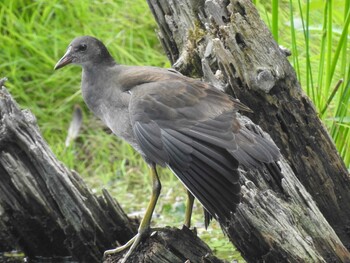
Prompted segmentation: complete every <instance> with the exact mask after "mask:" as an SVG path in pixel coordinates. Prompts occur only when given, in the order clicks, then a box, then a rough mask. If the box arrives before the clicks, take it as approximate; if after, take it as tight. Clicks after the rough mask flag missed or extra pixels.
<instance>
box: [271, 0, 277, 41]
mask: <svg viewBox="0 0 350 263" xmlns="http://www.w3.org/2000/svg"><path fill="white" fill-rule="evenodd" d="M272 35H273V37H274V38H275V40H276V42H277V43H278V0H272Z"/></svg>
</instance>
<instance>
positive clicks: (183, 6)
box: [148, 0, 350, 262]
mask: <svg viewBox="0 0 350 263" xmlns="http://www.w3.org/2000/svg"><path fill="white" fill-rule="evenodd" d="M148 4H149V6H150V8H151V11H152V12H153V14H154V17H155V19H156V21H157V22H158V25H159V29H160V31H159V39H160V41H161V43H162V44H163V47H164V49H165V52H166V54H167V56H168V58H169V59H170V61H171V63H172V64H174V67H175V68H176V69H178V70H180V71H181V72H182V73H183V74H185V75H190V76H198V77H203V78H204V79H205V80H207V81H208V82H211V83H213V85H215V86H217V87H219V88H222V87H226V91H227V92H228V93H230V94H232V95H233V96H234V97H237V98H238V99H240V100H241V101H242V102H243V103H245V104H246V105H248V106H249V107H250V108H251V109H253V111H254V113H253V114H250V115H249V117H251V119H252V120H253V121H254V122H255V123H257V124H259V125H260V126H261V127H262V128H263V129H264V130H265V131H267V132H268V133H269V134H270V135H271V137H272V138H273V139H274V141H275V142H276V143H277V145H278V146H279V147H280V149H281V152H282V154H283V155H284V156H285V158H286V160H282V161H281V162H280V167H281V168H282V172H281V173H280V172H279V171H277V169H271V167H267V169H265V170H264V171H246V172H243V176H242V178H243V179H242V181H243V185H244V187H243V201H242V204H241V206H240V207H239V209H238V212H237V213H236V215H235V217H234V218H233V220H232V225H231V227H229V228H228V229H226V231H227V233H228V235H229V237H230V239H231V240H232V242H233V243H234V244H235V245H236V246H237V248H238V249H239V250H240V251H241V252H242V253H243V256H244V257H245V258H246V259H247V260H248V261H249V262H257V261H266V262H305V261H306V262H332V261H334V262H349V261H350V256H349V251H347V249H346V248H345V247H344V245H343V244H342V242H344V244H345V245H346V246H347V247H350V235H349V226H350V209H348V208H349V203H350V179H349V175H348V172H347V170H346V167H345V165H344V163H343V161H342V160H341V158H340V157H339V154H338V153H337V151H336V149H335V146H334V144H333V143H332V140H331V139H330V137H329V135H328V133H327V131H326V130H325V128H324V126H323V125H322V123H321V121H320V120H319V118H318V116H317V113H316V111H315V109H314V107H313V105H312V103H311V101H310V100H309V99H308V98H307V96H306V95H305V94H304V93H303V91H302V90H301V88H300V85H299V83H298V81H297V79H296V76H295V72H294V70H293V69H292V67H291V65H290V64H289V62H288V61H287V59H286V55H285V52H283V51H282V50H281V49H280V48H279V46H278V45H277V44H276V43H275V41H274V40H273V38H272V35H271V33H270V32H269V30H268V29H267V27H266V26H265V24H264V23H263V22H262V20H261V19H260V17H259V15H258V12H257V10H256V9H255V7H254V5H253V4H252V2H251V1H250V0H232V1H228V0H206V1H205V0H179V1H175V0H169V1H160V0H148ZM248 125H250V124H248ZM287 162H288V163H289V164H290V167H289V166H288V164H287ZM297 177H298V178H297ZM298 179H299V180H300V182H301V183H300V182H299V180H298ZM305 188H306V189H305ZM309 193H310V194H311V196H312V197H311V196H310V194H309ZM313 199H314V200H315V201H316V203H317V205H316V203H315V202H314V201H313ZM318 207H319V209H320V210H321V211H322V213H321V212H320V210H319V209H318ZM322 214H323V215H324V216H323V215H322ZM324 217H325V218H326V219H325V218H324ZM327 220H328V222H329V223H330V225H331V226H332V227H333V228H334V230H335V231H336V233H337V234H335V233H334V231H333V229H332V228H331V227H330V226H329V224H328V223H327ZM321 229H322V230H321ZM337 235H338V236H337ZM338 237H339V238H340V239H341V240H342V242H341V241H340V240H339V238H338Z"/></svg>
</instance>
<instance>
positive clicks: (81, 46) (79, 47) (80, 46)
mask: <svg viewBox="0 0 350 263" xmlns="http://www.w3.org/2000/svg"><path fill="white" fill-rule="evenodd" d="M86 48H87V45H86V44H81V45H79V46H78V50H79V51H85V50H86Z"/></svg>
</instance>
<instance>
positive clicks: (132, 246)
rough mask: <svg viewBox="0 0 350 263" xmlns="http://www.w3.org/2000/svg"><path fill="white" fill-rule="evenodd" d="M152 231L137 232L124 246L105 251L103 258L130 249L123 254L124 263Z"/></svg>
mask: <svg viewBox="0 0 350 263" xmlns="http://www.w3.org/2000/svg"><path fill="white" fill-rule="evenodd" d="M153 230H154V229H151V228H147V229H142V230H139V232H138V233H137V234H136V235H135V236H134V237H133V238H132V239H130V240H129V241H128V242H127V243H126V244H124V245H123V246H120V247H117V248H115V249H110V250H106V251H105V252H104V254H103V256H104V257H107V256H108V255H112V254H116V253H119V252H121V251H124V250H125V249H127V248H128V247H130V249H129V251H128V252H127V253H126V254H125V256H124V258H123V260H122V263H126V262H127V260H128V258H129V257H130V255H131V254H132V253H133V252H134V251H135V249H136V247H137V246H138V245H139V244H140V243H141V241H142V240H143V239H144V238H146V237H148V236H149V235H150V233H151V231H153Z"/></svg>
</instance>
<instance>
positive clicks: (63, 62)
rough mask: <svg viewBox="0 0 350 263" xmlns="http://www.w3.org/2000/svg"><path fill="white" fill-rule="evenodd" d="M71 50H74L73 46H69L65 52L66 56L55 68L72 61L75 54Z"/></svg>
mask: <svg viewBox="0 0 350 263" xmlns="http://www.w3.org/2000/svg"><path fill="white" fill-rule="evenodd" d="M71 50H72V47H69V48H68V49H67V52H66V54H64V56H63V57H62V58H61V59H60V60H59V61H58V62H57V64H56V65H55V67H54V69H55V70H56V69H60V68H63V67H64V66H65V65H68V64H70V63H72V60H73V56H72V54H71Z"/></svg>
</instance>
